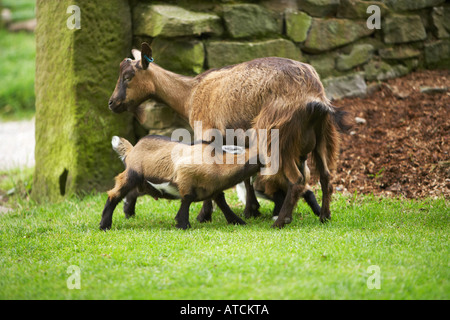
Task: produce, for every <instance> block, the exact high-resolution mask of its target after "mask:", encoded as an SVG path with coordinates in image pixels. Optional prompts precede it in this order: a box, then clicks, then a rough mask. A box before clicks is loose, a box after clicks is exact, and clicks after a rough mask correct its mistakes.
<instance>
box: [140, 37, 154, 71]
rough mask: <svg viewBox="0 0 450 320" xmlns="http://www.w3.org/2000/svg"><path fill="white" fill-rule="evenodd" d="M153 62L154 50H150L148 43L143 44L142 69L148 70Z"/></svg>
mask: <svg viewBox="0 0 450 320" xmlns="http://www.w3.org/2000/svg"><path fill="white" fill-rule="evenodd" d="M151 61H152V48H150V46H149V45H148V43H147V42H143V43H142V48H141V65H142V69H144V70H146V69H147V68H148V65H149V64H150V62H151Z"/></svg>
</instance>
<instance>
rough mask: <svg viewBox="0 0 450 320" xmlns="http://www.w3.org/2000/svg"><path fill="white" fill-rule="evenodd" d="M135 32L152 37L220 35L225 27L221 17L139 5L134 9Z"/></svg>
mask: <svg viewBox="0 0 450 320" xmlns="http://www.w3.org/2000/svg"><path fill="white" fill-rule="evenodd" d="M133 32H134V34H135V35H145V36H150V37H157V36H162V37H179V36H192V35H200V34H203V33H209V34H214V35H219V34H221V33H222V32H223V27H222V24H221V21H220V18H219V16H217V15H215V14H211V13H203V12H193V11H189V10H186V9H183V8H181V7H178V6H172V5H150V4H147V3H139V4H138V5H136V6H135V7H134V9H133Z"/></svg>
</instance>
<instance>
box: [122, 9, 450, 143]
mask: <svg viewBox="0 0 450 320" xmlns="http://www.w3.org/2000/svg"><path fill="white" fill-rule="evenodd" d="M370 5H376V6H377V7H378V8H379V9H380V18H381V21H380V22H381V24H380V27H381V28H380V29H369V28H368V26H367V20H368V18H369V17H370V16H371V15H372V12H369V13H367V8H368V6H370ZM131 7H132V19H133V45H134V46H135V47H136V48H139V47H140V43H141V42H142V41H147V42H149V43H152V48H153V55H154V58H155V61H156V63H158V64H159V65H161V66H162V67H164V68H167V69H168V70H171V71H174V72H178V73H181V74H184V75H192V76H194V75H196V74H199V73H201V72H203V71H205V70H207V69H210V68H218V67H222V66H225V65H230V64H235V63H239V62H243V61H247V60H251V59H254V58H258V57H266V56H279V57H286V58H291V59H295V60H299V61H303V62H307V63H310V64H311V65H313V66H314V67H315V68H316V70H317V71H318V73H319V74H320V76H321V78H322V80H323V82H324V85H325V87H326V90H327V94H328V96H329V97H330V98H333V99H337V98H341V97H344V96H358V95H364V94H365V93H366V90H367V85H368V84H369V83H370V82H374V81H375V82H376V81H382V80H386V79H390V78H394V77H399V76H403V75H405V74H407V73H409V72H411V71H412V70H414V69H417V68H436V67H443V68H448V67H449V65H450V59H449V57H450V39H449V34H450V6H449V5H448V4H445V0H381V1H363V0H298V1H296V0H261V1H257V0H254V1H229V0H215V1H214V0H213V1H209V0H180V1H175V0H173V1H145V0H134V1H132V2H131ZM147 110H148V117H147V120H146V122H145V123H144V124H143V125H144V127H145V128H146V130H150V131H151V132H153V133H155V132H156V133H163V134H170V132H171V128H173V127H176V126H179V125H180V123H182V122H180V121H181V120H180V119H179V118H178V117H177V115H176V114H175V113H174V112H173V111H172V110H171V109H170V108H168V107H167V106H164V105H163V104H160V103H150V104H148V107H147Z"/></svg>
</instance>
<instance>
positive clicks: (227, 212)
mask: <svg viewBox="0 0 450 320" xmlns="http://www.w3.org/2000/svg"><path fill="white" fill-rule="evenodd" d="M214 201H215V202H216V203H217V205H218V206H219V208H220V210H222V212H223V215H224V216H225V219H227V222H228V223H233V224H242V225H244V224H246V223H245V221H244V220H242V219H241V218H239V217H238V216H237V215H236V214H235V213H234V212H233V210H231V208H230V207H229V206H228V204H227V201H226V200H225V194H224V193H223V192H221V193H220V194H218V195H217V196H216V197H215V198H214Z"/></svg>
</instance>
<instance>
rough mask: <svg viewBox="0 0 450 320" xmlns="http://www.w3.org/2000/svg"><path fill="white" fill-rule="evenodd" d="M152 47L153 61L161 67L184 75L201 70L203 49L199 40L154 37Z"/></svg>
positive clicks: (203, 60)
mask: <svg viewBox="0 0 450 320" xmlns="http://www.w3.org/2000/svg"><path fill="white" fill-rule="evenodd" d="M152 49H153V57H154V58H155V61H156V62H157V63H158V64H159V65H160V66H162V67H163V68H166V69H168V70H170V71H173V72H178V73H182V74H185V75H197V74H199V73H201V72H202V71H203V65H204V62H205V49H204V46H203V43H202V42H201V41H198V40H189V39H162V38H156V39H155V40H153V42H152Z"/></svg>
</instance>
